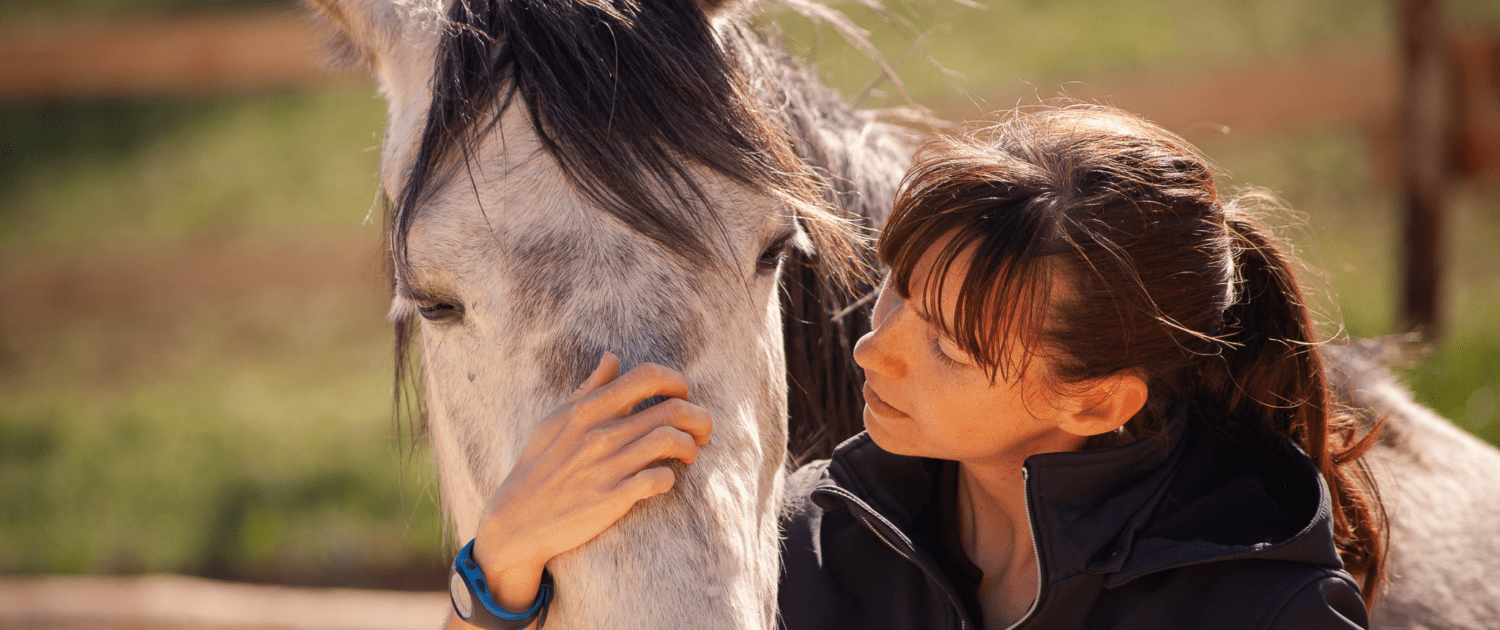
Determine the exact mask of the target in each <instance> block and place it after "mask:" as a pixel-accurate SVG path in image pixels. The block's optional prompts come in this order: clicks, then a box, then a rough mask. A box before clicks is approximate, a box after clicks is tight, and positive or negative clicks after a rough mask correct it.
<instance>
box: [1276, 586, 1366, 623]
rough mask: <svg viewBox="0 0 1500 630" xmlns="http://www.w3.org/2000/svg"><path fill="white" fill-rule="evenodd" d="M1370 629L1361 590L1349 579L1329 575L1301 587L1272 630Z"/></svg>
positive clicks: (1278, 616) (1279, 614)
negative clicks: (1360, 594) (1360, 595)
mask: <svg viewBox="0 0 1500 630" xmlns="http://www.w3.org/2000/svg"><path fill="white" fill-rule="evenodd" d="M1369 627H1370V620H1369V614H1368V613H1367V612H1366V611H1365V602H1364V600H1362V599H1360V597H1359V587H1358V586H1356V585H1355V584H1354V583H1353V582H1351V581H1350V580H1349V578H1348V577H1346V576H1341V575H1329V576H1324V577H1323V578H1321V579H1318V580H1314V581H1312V582H1310V583H1308V584H1307V585H1306V586H1304V587H1302V589H1301V590H1299V591H1297V593H1296V594H1295V595H1292V597H1291V599H1289V600H1287V603H1286V605H1285V606H1283V607H1282V608H1281V612H1280V613H1278V614H1277V615H1276V619H1275V620H1274V621H1272V622H1271V625H1270V628H1271V630H1294V629H1295V630H1355V629H1364V628H1369Z"/></svg>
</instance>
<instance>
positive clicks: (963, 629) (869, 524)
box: [823, 488, 1040, 630]
mask: <svg viewBox="0 0 1500 630" xmlns="http://www.w3.org/2000/svg"><path fill="white" fill-rule="evenodd" d="M823 491H824V492H831V493H833V494H837V495H839V496H841V497H843V498H845V499H846V500H848V501H849V502H851V503H853V504H854V506H855V507H856V508H857V509H854V510H851V511H852V512H854V514H855V516H858V517H859V520H860V522H861V523H864V524H865V528H866V529H868V530H870V533H872V534H875V537H876V538H879V539H880V542H883V543H885V546H887V547H890V548H891V551H894V552H896V554H897V555H899V556H901V557H902V558H904V559H906V561H907V562H910V563H912V564H914V565H917V567H919V568H922V569H923V571H924V572H927V573H931V572H932V571H931V569H929V568H928V567H925V566H924V565H923V564H922V562H921V561H920V559H918V558H914V557H912V555H911V554H910V553H907V551H906V550H904V549H902V548H901V547H902V546H901V545H898V544H896V543H894V542H892V541H891V539H889V538H886V536H885V533H884V532H882V531H881V530H880V528H879V527H877V526H876V525H875V522H874V521H872V520H870V517H872V516H873V517H874V518H877V519H880V521H881V522H882V523H883V524H884V525H885V526H886V527H889V528H890V529H891V530H893V531H894V530H895V529H896V526H895V525H892V524H890V522H888V521H886V520H885V518H883V517H881V516H880V515H879V514H876V513H875V510H873V509H871V508H870V506H869V505H867V504H865V502H864V501H862V500H860V499H859V497H856V496H854V495H853V494H850V493H848V492H845V491H843V489H842V488H839V489H832V488H830V489H825V490H823ZM1038 566H1040V565H1038ZM944 594H946V595H947V596H948V603H949V604H950V605H952V606H953V607H954V610H957V611H959V613H958V627H959V630H968V629H969V622H968V621H967V620H966V619H965V618H964V615H965V613H964V612H963V609H964V607H963V604H961V603H959V602H958V600H957V599H955V596H954V594H953V593H952V592H951V590H950V591H944Z"/></svg>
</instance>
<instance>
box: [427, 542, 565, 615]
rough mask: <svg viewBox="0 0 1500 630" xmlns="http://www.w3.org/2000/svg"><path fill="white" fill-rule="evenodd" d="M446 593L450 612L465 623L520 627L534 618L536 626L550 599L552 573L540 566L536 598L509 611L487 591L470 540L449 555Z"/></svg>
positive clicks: (545, 611)
mask: <svg viewBox="0 0 1500 630" xmlns="http://www.w3.org/2000/svg"><path fill="white" fill-rule="evenodd" d="M448 597H449V598H450V599H452V600H453V613H454V614H456V615H458V618H459V619H462V620H464V621H465V622H466V623H468V624H470V625H474V626H478V627H480V628H484V630H522V629H523V628H525V627H526V626H529V625H531V622H532V621H535V622H536V627H537V628H538V630H540V628H541V627H542V625H543V624H545V623H547V605H548V604H549V603H551V602H552V575H551V574H549V573H547V571H546V570H545V569H543V570H542V585H541V588H539V589H537V592H536V601H535V602H533V603H532V604H531V608H530V609H529V610H527V611H525V612H511V611H509V610H506V609H505V608H503V607H501V606H500V604H499V603H498V602H496V601H495V597H494V595H492V594H491V593H490V588H489V582H488V581H486V580H485V579H484V572H483V571H481V570H479V564H478V563H476V562H474V541H472V540H470V541H469V544H467V545H464V548H463V549H460V550H459V552H458V557H457V558H454V559H453V575H452V576H450V577H449V579H448Z"/></svg>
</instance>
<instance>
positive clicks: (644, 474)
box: [618, 466, 677, 505]
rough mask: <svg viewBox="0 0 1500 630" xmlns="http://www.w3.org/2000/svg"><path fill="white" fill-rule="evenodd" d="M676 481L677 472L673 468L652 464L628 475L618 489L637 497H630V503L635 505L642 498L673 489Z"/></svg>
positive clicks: (626, 494)
mask: <svg viewBox="0 0 1500 630" xmlns="http://www.w3.org/2000/svg"><path fill="white" fill-rule="evenodd" d="M674 483H677V474H676V473H674V472H672V469H671V468H667V467H666V466H652V467H650V468H647V469H645V470H642V471H640V472H638V473H636V474H634V475H631V476H629V477H626V478H625V479H624V480H623V481H621V482H620V485H619V486H618V489H619V490H620V492H621V493H623V494H624V495H625V496H627V497H635V498H632V499H630V505H635V504H636V502H638V501H641V500H642V499H649V498H651V497H654V496H656V495H658V494H661V493H663V492H666V491H668V490H671V489H672V484H674Z"/></svg>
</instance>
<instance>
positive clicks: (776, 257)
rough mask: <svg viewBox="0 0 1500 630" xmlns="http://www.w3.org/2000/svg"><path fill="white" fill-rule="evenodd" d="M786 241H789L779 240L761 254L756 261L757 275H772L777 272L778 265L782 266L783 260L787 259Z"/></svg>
mask: <svg viewBox="0 0 1500 630" xmlns="http://www.w3.org/2000/svg"><path fill="white" fill-rule="evenodd" d="M786 241H787V239H784V238H783V239H780V240H777V241H776V242H775V243H772V244H771V246H770V247H767V248H766V251H764V252H761V254H760V258H757V259H755V271H756V272H757V273H771V272H773V271H776V267H777V265H780V264H781V259H782V258H785V257H786Z"/></svg>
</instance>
